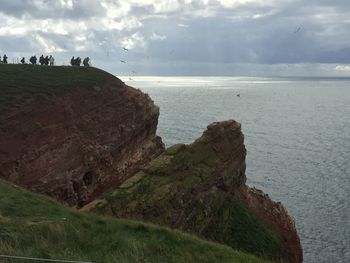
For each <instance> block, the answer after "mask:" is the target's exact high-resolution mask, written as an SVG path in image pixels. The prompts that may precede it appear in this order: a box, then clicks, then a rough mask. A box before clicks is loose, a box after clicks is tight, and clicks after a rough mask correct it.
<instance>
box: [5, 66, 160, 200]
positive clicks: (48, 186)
mask: <svg viewBox="0 0 350 263" xmlns="http://www.w3.org/2000/svg"><path fill="white" fill-rule="evenodd" d="M9 66H11V65H9ZM22 67H27V68H25V70H24V73H23V77H22V78H21V77H16V78H14V76H13V75H12V78H11V76H8V74H7V75H6V76H4V77H7V78H8V81H7V82H5V81H2V82H0V95H1V98H5V99H4V100H1V101H0V104H2V105H0V106H1V107H0V112H1V114H0V177H1V178H3V179H5V180H7V181H10V182H12V183H15V184H18V185H21V186H23V187H25V188H28V189H30V190H33V191H35V192H41V193H45V194H48V195H50V196H52V197H54V198H56V199H58V200H60V201H63V202H66V203H68V204H70V205H73V206H81V205H83V204H85V203H86V202H88V201H91V200H92V199H94V197H95V196H97V195H99V194H101V193H102V192H104V191H106V190H108V189H110V188H111V187H116V186H118V185H119V184H120V183H121V182H123V181H125V180H126V179H127V178H129V177H130V176H131V175H133V174H134V173H136V172H137V171H139V170H140V169H141V168H142V167H143V166H144V165H145V164H147V163H148V162H149V161H150V160H151V159H152V158H154V157H156V156H157V155H159V154H160V153H161V152H163V150H164V145H163V143H162V141H161V139H160V137H158V136H156V128H157V122H158V115H159V109H158V107H157V106H155V105H154V103H153V101H152V100H151V99H150V98H149V97H148V96H147V95H145V94H143V93H142V92H140V91H137V90H135V89H133V88H131V87H128V86H126V85H125V84H124V83H123V82H121V81H120V80H119V79H117V78H115V77H113V76H112V75H109V74H107V73H105V72H102V71H99V70H96V69H92V68H89V69H84V68H76V69H75V68H71V67H61V68H60V67H55V68H52V69H50V71H47V69H43V67H31V66H29V65H27V66H22ZM28 68H29V70H30V71H32V72H31V76H28V77H26V76H25V74H29V73H28V72H27V71H28ZM6 69H7V70H8V68H6ZM21 69H22V68H21ZM10 70H11V67H10ZM41 71H44V72H41ZM45 74H46V75H45ZM50 74H51V75H50ZM55 74H56V75H55ZM32 75H34V76H32ZM45 78H47V79H50V80H51V83H47V86H46V87H44V88H42V85H43V83H45ZM89 78H91V79H89ZM55 79H56V80H55ZM92 80H93V81H92ZM96 80H97V81H96ZM18 102H20V104H19V105H18V104H16V103H18Z"/></svg>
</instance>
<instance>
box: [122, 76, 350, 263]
mask: <svg viewBox="0 0 350 263" xmlns="http://www.w3.org/2000/svg"><path fill="white" fill-rule="evenodd" d="M122 79H123V78H122ZM128 79H129V78H125V80H128ZM132 79H133V81H127V84H129V85H130V86H133V87H136V88H140V89H141V90H142V91H144V92H146V93H148V94H150V96H151V98H152V99H153V100H154V101H155V103H156V104H157V105H158V106H160V112H161V115H160V119H159V125H158V134H159V135H160V136H161V137H162V138H163V141H164V142H165V143H166V145H167V146H170V145H172V144H175V143H191V142H192V141H193V140H195V139H196V138H198V137H199V136H200V135H201V134H202V132H203V131H204V129H205V128H206V126H207V125H208V124H209V123H211V122H214V121H220V120H226V119H235V120H237V121H239V122H241V123H242V129H243V133H244V134H245V144H246V147H247V151H248V155H247V171H246V174H247V178H248V184H249V185H254V186H256V187H258V188H260V189H262V190H264V191H265V192H266V193H268V194H269V195H270V196H271V197H272V198H273V199H274V200H276V201H281V202H282V203H283V204H284V205H285V206H286V207H287V208H288V210H289V211H290V213H291V214H292V215H293V216H294V217H295V219H296V224H297V227H298V231H299V234H300V236H301V239H302V245H303V249H304V259H305V260H304V261H305V262H344V263H345V262H350V228H349V226H350V202H349V200H350V80H349V79H340V80H339V79H288V78H278V79H274V78H244V77H234V78H231V77H132ZM238 94H240V97H238V96H237V95H238Z"/></svg>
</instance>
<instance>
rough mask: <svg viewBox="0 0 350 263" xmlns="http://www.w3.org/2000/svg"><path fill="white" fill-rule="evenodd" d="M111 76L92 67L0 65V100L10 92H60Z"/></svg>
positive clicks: (93, 83) (96, 82) (90, 84)
mask: <svg viewBox="0 0 350 263" xmlns="http://www.w3.org/2000/svg"><path fill="white" fill-rule="evenodd" d="M111 77H113V76H112V75H111V74H109V73H107V72H105V71H103V70H100V69H97V68H93V67H71V66H54V67H50V66H39V65H27V64H26V65H20V64H0V97H3V96H4V95H6V94H7V93H9V92H11V91H18V90H19V91H25V92H44V91H45V93H46V92H47V91H50V92H55V93H60V92H62V91H64V90H66V89H70V88H72V87H76V86H83V87H84V86H87V87H90V86H93V85H97V84H100V83H101V82H103V81H105V80H106V79H110V78H111Z"/></svg>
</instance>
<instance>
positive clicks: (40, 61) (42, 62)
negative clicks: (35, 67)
mask: <svg viewBox="0 0 350 263" xmlns="http://www.w3.org/2000/svg"><path fill="white" fill-rule="evenodd" d="M39 63H40V65H44V55H41V56H40V58H39Z"/></svg>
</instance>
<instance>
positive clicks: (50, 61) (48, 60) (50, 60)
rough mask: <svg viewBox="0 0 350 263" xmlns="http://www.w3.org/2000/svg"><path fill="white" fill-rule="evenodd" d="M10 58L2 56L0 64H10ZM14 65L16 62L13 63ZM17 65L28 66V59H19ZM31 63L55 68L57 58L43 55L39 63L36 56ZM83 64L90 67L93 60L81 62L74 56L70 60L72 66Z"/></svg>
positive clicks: (32, 57) (31, 58)
mask: <svg viewBox="0 0 350 263" xmlns="http://www.w3.org/2000/svg"><path fill="white" fill-rule="evenodd" d="M7 59H8V57H7V56H6V54H4V56H3V58H2V59H1V56H0V64H8V61H7ZM13 63H14V64H15V63H16V62H13ZM17 63H20V64H28V63H27V62H26V58H25V57H22V58H21V60H19V58H17ZM29 63H30V64H32V65H37V64H40V65H42V66H43V65H45V66H54V65H55V58H54V57H53V56H52V55H50V56H45V57H44V55H41V56H40V57H39V61H38V58H37V57H36V56H35V55H34V56H31V57H30V58H29ZM81 63H83V65H84V66H85V67H89V66H91V60H90V58H89V57H86V58H84V59H83V61H81V58H80V57H77V58H74V56H73V57H72V59H71V60H70V64H71V65H72V66H80V65H81Z"/></svg>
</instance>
